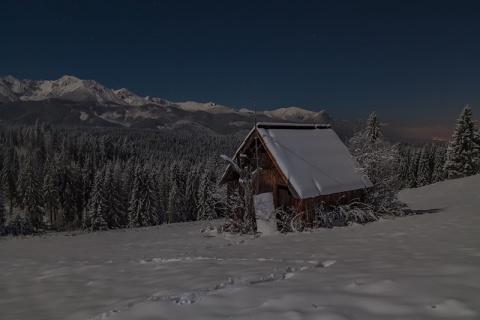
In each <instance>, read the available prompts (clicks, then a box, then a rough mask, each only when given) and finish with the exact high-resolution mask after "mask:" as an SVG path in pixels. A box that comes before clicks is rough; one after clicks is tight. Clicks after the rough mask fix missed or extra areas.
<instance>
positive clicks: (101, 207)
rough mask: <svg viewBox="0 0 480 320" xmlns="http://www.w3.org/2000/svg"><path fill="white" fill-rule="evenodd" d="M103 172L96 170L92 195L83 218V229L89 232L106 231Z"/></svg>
mask: <svg viewBox="0 0 480 320" xmlns="http://www.w3.org/2000/svg"><path fill="white" fill-rule="evenodd" d="M104 173H105V172H104V171H103V170H98V171H97V172H96V173H95V180H94V183H93V188H92V193H91V196H90V201H89V202H88V207H87V211H86V214H85V215H84V217H83V219H82V220H83V228H84V229H90V230H106V229H108V226H107V221H106V219H105V211H106V207H107V203H106V199H105V190H104V189H103V187H104V184H103V182H104Z"/></svg>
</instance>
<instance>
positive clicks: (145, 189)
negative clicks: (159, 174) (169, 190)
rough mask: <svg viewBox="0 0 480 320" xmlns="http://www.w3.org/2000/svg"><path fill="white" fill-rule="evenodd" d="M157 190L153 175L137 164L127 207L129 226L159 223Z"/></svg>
mask: <svg viewBox="0 0 480 320" xmlns="http://www.w3.org/2000/svg"><path fill="white" fill-rule="evenodd" d="M157 196H158V190H157V189H156V188H155V184H154V178H153V175H152V176H151V175H149V174H148V173H147V172H146V170H144V168H142V167H141V166H140V164H137V167H136V169H135V177H134V180H133V189H132V193H131V196H130V201H129V207H128V218H129V219H128V220H129V221H128V223H129V227H133V228H136V227H145V226H151V225H157V224H159V223H161V221H160V217H161V213H160V207H159V202H158V198H157Z"/></svg>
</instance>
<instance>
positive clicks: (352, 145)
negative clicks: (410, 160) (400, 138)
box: [348, 114, 403, 215]
mask: <svg viewBox="0 0 480 320" xmlns="http://www.w3.org/2000/svg"><path fill="white" fill-rule="evenodd" d="M371 118H376V116H375V115H374V114H373V117H372V116H371ZM372 123H379V122H378V119H377V120H376V121H372ZM372 132H375V130H372V129H371V128H367V129H366V130H364V131H361V132H358V133H357V134H355V135H354V136H353V137H352V138H351V139H350V140H349V142H348V147H349V149H350V152H351V153H352V156H353V157H354V159H355V160H356V161H357V162H358V164H359V168H358V171H359V172H360V173H361V174H363V175H366V176H367V177H368V178H370V180H371V181H372V183H373V185H374V187H373V188H372V189H370V190H369V191H368V192H367V195H366V200H367V202H369V203H370V204H371V205H372V206H374V207H375V210H376V211H377V214H378V215H383V214H386V215H396V214H398V215H400V214H403V210H402V209H401V207H402V205H401V203H400V202H399V201H398V199H397V191H398V190H399V188H400V185H401V184H400V182H399V179H398V177H399V163H400V156H399V152H398V148H397V146H396V145H391V144H390V143H389V142H388V141H386V140H385V138H383V136H382V135H381V134H380V132H376V133H375V134H374V135H372ZM372 137H376V138H374V139H372Z"/></svg>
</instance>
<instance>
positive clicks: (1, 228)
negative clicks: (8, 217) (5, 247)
mask: <svg viewBox="0 0 480 320" xmlns="http://www.w3.org/2000/svg"><path fill="white" fill-rule="evenodd" d="M4 234H5V205H4V202H3V191H2V189H1V188H0V236H3V235H4Z"/></svg>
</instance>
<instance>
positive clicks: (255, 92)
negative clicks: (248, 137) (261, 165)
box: [253, 80, 258, 194]
mask: <svg viewBox="0 0 480 320" xmlns="http://www.w3.org/2000/svg"><path fill="white" fill-rule="evenodd" d="M253 114H254V121H255V127H254V130H255V137H254V138H255V161H256V163H255V164H256V166H255V167H256V168H255V170H258V129H257V88H256V83H255V80H253ZM256 180H257V181H256V184H255V185H256V186H255V194H258V178H257V179H256Z"/></svg>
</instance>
